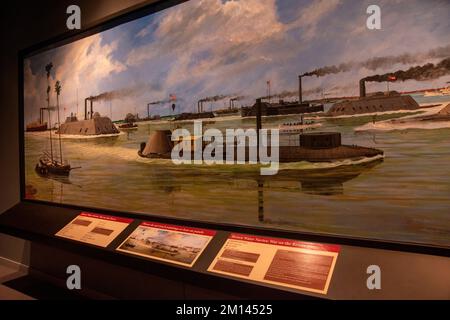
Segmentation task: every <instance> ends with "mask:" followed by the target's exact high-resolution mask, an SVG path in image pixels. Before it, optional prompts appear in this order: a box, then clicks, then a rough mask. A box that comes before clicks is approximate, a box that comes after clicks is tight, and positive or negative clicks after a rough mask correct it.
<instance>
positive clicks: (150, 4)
mask: <svg viewBox="0 0 450 320" xmlns="http://www.w3.org/2000/svg"><path fill="white" fill-rule="evenodd" d="M187 1H189V0H156V1H147V2H145V3H143V4H141V5H138V6H135V7H132V8H129V9H126V10H124V11H120V12H118V13H116V14H114V15H111V16H108V17H106V18H105V19H102V20H100V21H97V22H96V23H95V24H93V25H91V26H87V27H86V28H83V29H82V30H80V31H70V32H66V33H64V34H61V35H59V36H56V37H54V38H51V39H49V40H46V41H43V42H41V43H38V44H36V45H33V46H31V47H28V48H26V49H23V50H21V51H20V52H19V54H18V59H19V60H18V61H19V64H18V66H19V68H18V73H19V76H18V88H19V152H20V160H19V161H20V201H21V202H25V203H37V204H44V205H48V206H52V207H58V208H61V210H64V209H71V210H73V209H75V210H80V211H93V212H97V213H104V214H110V215H116V216H123V217H129V218H134V219H141V220H149V221H155V222H161V223H171V224H178V225H186V226H192V227H198V228H206V229H213V230H223V231H228V232H236V233H244V234H255V235H264V236H272V237H278V238H289V239H296V240H304V241H313V242H322V243H334V244H341V245H352V246H360V247H367V248H377V249H385V250H395V251H405V252H415V253H424V254H431V255H439V256H450V247H446V246H438V245H432V244H423V243H415V242H406V241H386V240H381V239H371V238H362V237H351V236H342V235H337V234H323V233H313V232H306V231H302V232H300V231H292V230H282V229H276V228H268V227H254V226H248V225H241V224H230V223H218V222H208V221H200V220H189V219H184V218H173V217H168V216H163V215H158V214H152V213H148V214H139V213H135V212H124V211H117V210H110V209H105V208H95V207H86V206H80V205H73V204H63V203H55V202H49V201H43V200H37V199H27V198H26V197H25V189H26V187H25V186H26V184H25V140H24V138H25V137H24V136H25V131H24V128H25V124H24V73H23V72H24V65H23V62H24V59H26V58H27V57H29V56H31V55H34V54H37V53H39V52H42V51H45V50H48V49H52V48H55V47H59V46H62V45H64V44H67V43H71V42H74V41H76V40H79V39H82V38H85V37H88V36H90V35H93V34H96V33H99V32H102V31H105V30H108V29H111V28H114V27H116V26H118V25H121V24H124V23H126V22H130V21H133V20H136V19H138V18H141V17H144V16H147V15H149V14H152V13H156V12H158V11H161V10H164V9H167V8H170V7H172V6H175V5H178V4H181V3H184V2H187Z"/></svg>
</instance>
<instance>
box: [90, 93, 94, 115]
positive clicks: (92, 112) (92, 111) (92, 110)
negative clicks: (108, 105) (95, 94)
mask: <svg viewBox="0 0 450 320" xmlns="http://www.w3.org/2000/svg"><path fill="white" fill-rule="evenodd" d="M89 100H90V102H91V119H92V118H93V114H94V108H93V106H92V104H93V100H94V99H92V97H91V98H90V99H89Z"/></svg>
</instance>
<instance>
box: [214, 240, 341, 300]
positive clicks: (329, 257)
mask: <svg viewBox="0 0 450 320" xmlns="http://www.w3.org/2000/svg"><path fill="white" fill-rule="evenodd" d="M339 249H340V247H339V246H337V245H328V244H319V243H312V242H302V241H297V240H288V239H280V238H268V237H260V236H252V235H244V234H237V233H233V234H231V235H230V236H229V238H228V239H227V241H226V242H225V244H224V245H223V247H222V249H221V250H220V251H219V253H218V254H217V256H216V258H215V259H214V261H213V263H212V264H211V265H210V267H209V268H208V271H210V272H215V273H221V274H226V275H231V276H235V277H239V278H245V279H249V280H254V281H258V282H264V283H270V284H275V285H279V286H284V287H289V288H293V289H299V290H304V291H309V292H315V293H320V294H326V293H327V292H328V287H329V285H330V281H331V277H332V275H333V270H334V266H335V264H336V260H337V257H338V254H339Z"/></svg>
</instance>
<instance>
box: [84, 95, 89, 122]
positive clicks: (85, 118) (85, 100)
mask: <svg viewBox="0 0 450 320" xmlns="http://www.w3.org/2000/svg"><path fill="white" fill-rule="evenodd" d="M88 100H89V98H86V99H84V120H87V119H88V118H87V102H88Z"/></svg>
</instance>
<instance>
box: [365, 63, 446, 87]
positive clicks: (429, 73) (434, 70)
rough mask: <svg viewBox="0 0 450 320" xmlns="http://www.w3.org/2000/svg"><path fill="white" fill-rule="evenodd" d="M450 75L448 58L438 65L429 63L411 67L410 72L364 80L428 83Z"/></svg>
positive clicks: (399, 72)
mask: <svg viewBox="0 0 450 320" xmlns="http://www.w3.org/2000/svg"><path fill="white" fill-rule="evenodd" d="M448 74H450V58H446V59H444V60H442V61H440V62H439V63H437V64H433V63H427V64H425V65H423V66H415V67H411V68H409V69H408V70H398V71H395V72H390V73H386V74H381V75H379V74H377V75H373V76H369V77H366V78H363V79H361V80H364V81H372V82H385V81H392V80H394V81H406V80H417V81H426V80H433V79H437V78H440V77H442V76H445V75H448Z"/></svg>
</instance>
